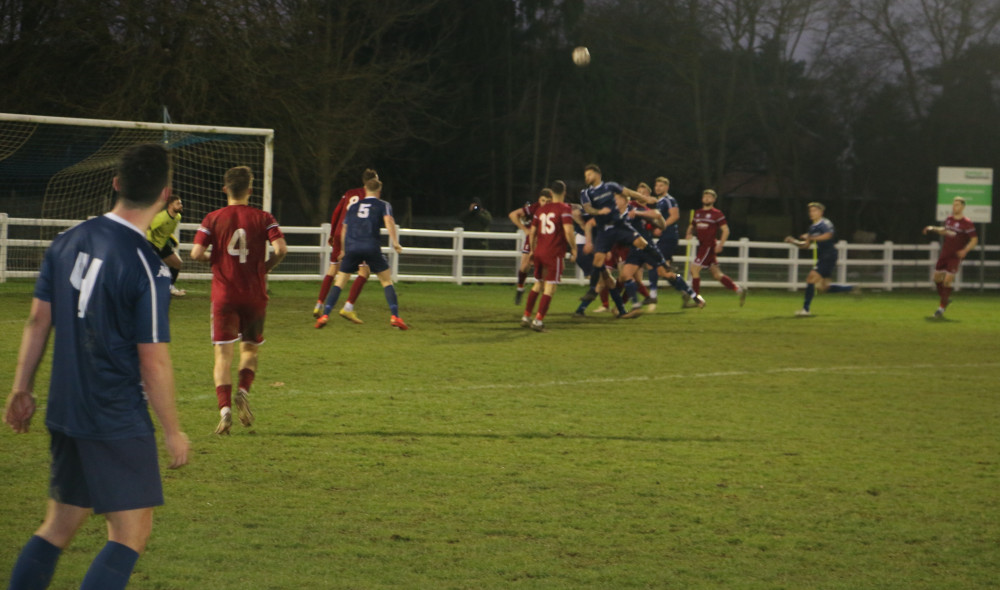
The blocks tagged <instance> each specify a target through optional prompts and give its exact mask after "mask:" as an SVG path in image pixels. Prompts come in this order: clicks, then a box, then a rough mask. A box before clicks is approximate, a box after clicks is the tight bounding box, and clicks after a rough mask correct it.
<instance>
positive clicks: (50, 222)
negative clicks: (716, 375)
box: [0, 213, 1000, 291]
mask: <svg viewBox="0 0 1000 590" xmlns="http://www.w3.org/2000/svg"><path fill="white" fill-rule="evenodd" d="M78 223H80V221H79V220H65V219H64V220H59V219H22V218H11V217H8V216H7V214H6V213H0V282H4V281H6V280H7V279H9V278H33V277H37V276H38V266H39V265H38V261H40V259H41V252H43V251H44V249H45V248H47V247H48V245H49V244H50V243H51V240H48V239H19V238H12V237H10V236H11V233H12V232H11V229H12V228H15V227H35V228H43V227H54V228H68V227H72V226H73V225H76V224H78ZM197 228H198V224H195V223H182V224H180V227H179V228H178V229H179V231H178V233H179V234H180V233H183V234H186V235H191V232H194V231H195V230H196V229H197ZM281 229H282V231H283V232H284V233H285V235H286V238H288V241H289V243H290V245H289V248H288V249H289V258H292V257H293V255H294V256H297V258H298V260H299V262H298V263H297V264H289V263H288V261H287V260H286V262H285V263H283V264H282V265H281V266H279V267H278V268H277V269H276V270H275V272H274V273H272V274H271V275H270V278H271V279H272V280H316V279H318V278H320V277H321V276H322V275H323V273H324V272H325V271H326V268H327V265H328V263H329V257H330V246H329V245H328V244H327V239H328V237H329V236H330V224H328V223H327V224H323V225H321V226H318V227H294V226H292V227H282V228H281ZM384 231H385V230H383V232H384ZM399 236H400V242H401V243H402V244H403V248H404V250H403V252H402V254H396V253H395V252H394V251H392V250H391V249H390V248H383V251H384V252H385V253H386V254H387V257H388V259H389V264H390V266H391V268H392V274H393V279H394V280H399V281H438V282H451V283H457V284H463V283H469V282H475V283H510V282H512V280H513V277H514V273H515V272H516V269H517V266H518V264H519V261H520V257H521V254H520V250H521V245H522V244H523V242H524V234H523V232H521V231H517V232H470V231H465V230H463V229H462V228H455V229H452V230H428V229H408V228H400V229H399ZM473 240H474V241H476V242H477V244H474V245H478V243H479V242H481V241H482V240H488V242H489V246H490V249H473V248H469V247H467V242H468V241H473ZM302 241H306V242H311V243H306V244H302V243H295V242H302ZM433 241H438V242H441V244H439V245H437V246H435V247H430V246H414V245H412V244H413V242H433ZM407 242H410V244H411V245H409V246H408V245H407ZM498 244H509V246H504V247H501V249H496V248H497V245H498ZM680 245H681V247H686V246H687V242H686V241H685V240H681V244H680ZM190 248H191V245H190V243H185V242H182V243H181V245H180V250H181V252H186V251H188V250H190ZM14 250H17V251H18V252H20V253H21V254H22V255H21V256H20V257H14V256H12V252H13V251H14ZM837 250H838V253H839V258H838V261H837V273H836V276H835V277H834V278H835V280H836V281H837V282H840V283H850V284H857V285H860V286H861V287H863V288H868V289H882V290H886V291H891V290H893V289H898V288H914V287H931V286H933V282H932V274H933V268H934V262H935V261H936V260H937V257H938V254H939V252H940V245H939V244H938V243H937V242H933V243H930V244H916V245H914V244H894V243H892V242H883V243H881V244H849V243H847V242H845V241H840V242H837ZM24 252H33V253H34V254H33V255H32V256H24ZM725 253H728V254H729V255H728V256H720V257H719V263H720V265H722V267H723V270H724V271H726V272H729V273H732V276H733V278H734V279H735V280H736V281H737V282H738V283H741V284H745V285H747V286H749V287H751V288H774V289H788V290H795V289H798V288H801V287H804V286H805V275H806V273H807V272H808V270H809V269H810V268H811V267H812V264H813V261H812V257H811V256H809V255H808V254H801V255H800V252H799V249H798V248H796V247H795V246H792V245H789V244H785V243H781V242H758V241H751V240H748V239H746V238H742V239H739V240H735V241H730V242H729V243H728V244H727V246H726V249H725V250H724V254H725ZM734 254H735V255H734ZM12 258H16V259H18V260H21V261H22V262H17V263H12ZM23 260H28V262H23ZM497 262H499V264H497ZM489 263H492V264H489ZM678 263H679V264H678ZM185 264H186V265H187V267H188V268H191V269H192V270H188V271H185V272H182V273H181V277H182V278H183V279H185V280H187V279H209V278H211V273H210V272H208V269H207V267H206V266H205V265H203V264H200V265H199V264H194V263H191V262H190V261H187V260H185ZM682 265H683V255H678V256H677V257H676V258H675V266H682ZM470 266H472V267H477V268H472V269H470V268H469V267H470ZM428 269H431V270H433V271H434V272H429V270H428ZM963 269H964V270H963V271H961V272H959V274H958V276H957V277H956V287H957V288H959V289H961V288H966V289H969V288H984V289H1000V246H981V247H980V248H977V249H976V250H975V251H974V252H972V253H970V255H969V257H968V258H967V260H966V262H965V264H963ZM470 271H475V272H470ZM567 274H569V273H567ZM586 281H587V279H586V277H584V275H583V272H582V271H581V270H580V269H579V268H576V267H574V271H573V273H572V275H570V276H565V277H563V282H564V283H570V284H584V283H586ZM703 284H704V285H705V286H709V287H711V286H714V284H715V281H705V280H703Z"/></svg>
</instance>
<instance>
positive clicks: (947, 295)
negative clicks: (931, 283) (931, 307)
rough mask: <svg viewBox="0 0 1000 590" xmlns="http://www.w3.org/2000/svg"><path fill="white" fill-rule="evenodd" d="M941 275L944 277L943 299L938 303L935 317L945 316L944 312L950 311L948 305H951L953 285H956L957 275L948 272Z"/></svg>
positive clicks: (941, 291) (942, 282) (942, 284)
mask: <svg viewBox="0 0 1000 590" xmlns="http://www.w3.org/2000/svg"><path fill="white" fill-rule="evenodd" d="M956 266H957V265H956ZM955 270H956V271H957V270H958V269H957V268H956V269H955ZM941 274H943V275H944V276H943V278H942V279H941V290H940V293H941V298H940V300H939V303H938V309H937V311H935V312H934V315H935V317H941V316H943V315H944V311H945V310H946V309H948V304H949V303H951V293H952V291H953V287H952V285H953V284H954V283H955V273H953V272H948V271H946V272H944V273H941Z"/></svg>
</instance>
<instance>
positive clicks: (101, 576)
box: [80, 508, 153, 590]
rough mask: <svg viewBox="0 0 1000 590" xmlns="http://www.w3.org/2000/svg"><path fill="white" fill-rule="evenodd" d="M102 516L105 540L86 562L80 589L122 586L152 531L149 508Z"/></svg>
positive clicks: (115, 588) (124, 585)
mask: <svg viewBox="0 0 1000 590" xmlns="http://www.w3.org/2000/svg"><path fill="white" fill-rule="evenodd" d="M105 518H106V519H107V521H108V542H107V544H105V545H104V548H103V549H102V550H101V552H100V553H98V554H97V557H95V558H94V561H93V562H92V563H91V564H90V569H89V570H87V575H86V576H85V577H84V578H83V583H82V584H81V585H80V590H119V589H124V588H125V587H126V586H127V585H128V581H129V577H131V575H132V570H133V569H134V568H135V563H136V561H138V560H139V555H140V554H141V553H142V552H143V551H144V550H145V549H146V541H148V540H149V535H150V534H151V533H152V532H153V509H152V508H139V509H136V510H123V511H120V512H109V513H107V514H105Z"/></svg>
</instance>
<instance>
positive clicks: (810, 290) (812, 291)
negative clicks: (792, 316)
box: [802, 283, 816, 311]
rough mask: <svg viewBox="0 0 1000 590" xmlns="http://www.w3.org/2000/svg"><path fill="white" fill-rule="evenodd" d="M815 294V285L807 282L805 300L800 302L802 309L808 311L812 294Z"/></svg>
mask: <svg viewBox="0 0 1000 590" xmlns="http://www.w3.org/2000/svg"><path fill="white" fill-rule="evenodd" d="M815 294H816V285H814V284H812V283H809V284H808V285H806V300H805V301H804V302H803V303H802V309H804V310H806V311H809V305H810V304H811V303H812V300H813V296H814V295H815Z"/></svg>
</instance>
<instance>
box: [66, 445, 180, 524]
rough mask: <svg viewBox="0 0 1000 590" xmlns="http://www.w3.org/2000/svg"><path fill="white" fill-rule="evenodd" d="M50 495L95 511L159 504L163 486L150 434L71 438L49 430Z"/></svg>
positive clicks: (146, 506) (160, 503)
mask: <svg viewBox="0 0 1000 590" xmlns="http://www.w3.org/2000/svg"><path fill="white" fill-rule="evenodd" d="M49 434H50V435H51V437H52V440H51V442H50V444H49V448H50V450H51V452H52V473H51V476H50V478H49V497H50V498H52V499H53V500H55V501H56V502H60V503H62V504H69V505H71V506H79V507H81V508H93V509H94V514H105V513H108V512H120V511H122V510H135V509H138V508H151V507H153V506H161V505H162V504H163V484H162V483H161V481H160V465H159V461H158V459H157V455H156V438H155V437H154V436H153V435H152V434H148V435H146V436H137V437H133V438H123V439H117V440H90V439H86V438H74V437H71V436H67V435H66V434H63V433H62V432H58V431H55V430H50V431H49Z"/></svg>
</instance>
